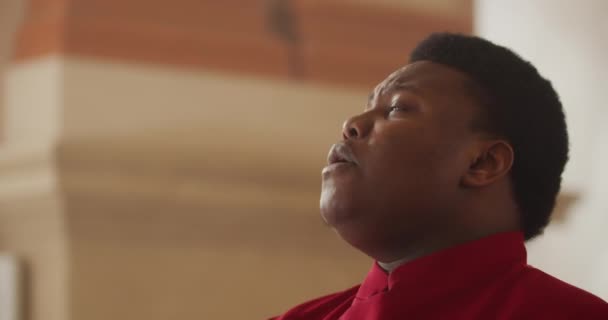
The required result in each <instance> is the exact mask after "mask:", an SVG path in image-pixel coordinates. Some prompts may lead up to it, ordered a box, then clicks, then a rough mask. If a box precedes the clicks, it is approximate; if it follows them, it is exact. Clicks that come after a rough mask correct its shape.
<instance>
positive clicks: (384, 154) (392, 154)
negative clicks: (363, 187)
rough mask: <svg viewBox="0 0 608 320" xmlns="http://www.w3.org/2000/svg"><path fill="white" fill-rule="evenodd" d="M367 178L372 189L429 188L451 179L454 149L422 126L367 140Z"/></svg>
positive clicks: (401, 189) (406, 190) (412, 190)
mask: <svg viewBox="0 0 608 320" xmlns="http://www.w3.org/2000/svg"><path fill="white" fill-rule="evenodd" d="M369 151H370V153H369V156H370V158H371V159H370V165H369V168H368V169H369V170H368V171H367V172H366V174H367V177H368V178H369V179H370V180H372V181H375V183H374V186H373V188H381V189H383V190H386V189H389V188H390V189H394V191H395V192H396V193H402V192H416V191H423V190H425V191H432V190H428V189H429V188H437V187H438V186H441V185H442V184H445V183H448V181H450V180H451V176H452V173H451V170H452V169H451V165H453V163H452V160H451V159H452V157H453V152H452V150H451V148H449V145H446V143H445V139H440V138H439V136H438V134H436V133H434V132H432V131H429V130H424V129H418V130H410V131H408V132H399V133H395V134H391V135H384V136H377V137H376V138H375V139H373V140H372V139H370V149H369Z"/></svg>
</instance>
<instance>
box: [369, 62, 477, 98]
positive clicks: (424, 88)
mask: <svg viewBox="0 0 608 320" xmlns="http://www.w3.org/2000/svg"><path fill="white" fill-rule="evenodd" d="M470 81H471V80H470V79H469V78H468V76H467V75H465V74H464V73H462V72H460V71H458V70H456V69H453V68H450V67H447V66H444V65H441V64H438V63H433V62H430V61H417V62H414V63H411V64H408V65H406V66H404V67H402V68H400V69H398V70H396V71H395V72H393V73H391V74H390V75H389V76H388V77H386V79H384V80H383V81H382V82H380V83H379V84H378V85H377V86H376V87H375V89H374V92H373V95H374V96H380V95H383V94H387V93H390V91H393V90H398V89H410V90H414V91H421V92H431V93H442V94H444V95H446V94H455V95H463V94H465V90H467V84H468V83H469V82H470ZM438 90H440V91H438Z"/></svg>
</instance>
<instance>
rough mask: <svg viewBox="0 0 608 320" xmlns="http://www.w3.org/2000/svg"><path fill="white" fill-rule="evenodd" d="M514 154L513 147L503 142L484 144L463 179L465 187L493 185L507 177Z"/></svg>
mask: <svg viewBox="0 0 608 320" xmlns="http://www.w3.org/2000/svg"><path fill="white" fill-rule="evenodd" d="M513 159H514V153H513V148H512V147H511V145H510V144H509V143H508V142H506V141H503V140H494V141H488V142H487V143H484V144H483V145H482V146H481V148H480V149H478V153H477V155H476V156H475V157H472V159H471V160H472V161H471V165H470V167H469V168H468V170H467V171H466V172H465V174H464V176H463V177H462V180H461V184H462V186H464V187H469V188H479V187H483V186H487V185H489V184H492V183H493V182H495V181H497V180H499V179H501V178H502V177H504V176H506V175H507V173H508V172H509V171H510V170H511V167H512V166H513Z"/></svg>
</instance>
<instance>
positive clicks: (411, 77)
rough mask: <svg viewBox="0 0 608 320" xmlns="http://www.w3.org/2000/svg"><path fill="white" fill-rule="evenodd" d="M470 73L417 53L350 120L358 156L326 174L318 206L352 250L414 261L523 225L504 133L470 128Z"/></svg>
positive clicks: (349, 139) (473, 104) (349, 137)
mask: <svg viewBox="0 0 608 320" xmlns="http://www.w3.org/2000/svg"><path fill="white" fill-rule="evenodd" d="M471 84H472V80H471V79H470V78H469V77H468V76H467V75H465V74H464V73H462V72H460V71H458V70H456V69H452V68H450V67H447V66H443V65H440V64H436V63H432V62H427V61H420V62H415V63H413V64H410V65H407V66H405V67H403V68H401V69H399V70H397V71H395V72H394V73H393V74H391V75H390V76H389V77H388V78H386V80H384V81H383V82H381V83H380V84H379V85H378V86H377V87H376V88H375V90H374V92H373V94H372V95H371V96H370V100H369V102H368V105H367V107H366V108H365V110H364V111H363V112H362V113H360V114H358V115H355V116H353V117H351V118H350V119H348V120H347V121H346V122H345V123H344V128H343V137H342V141H341V143H344V144H345V145H346V146H347V147H350V149H351V150H352V153H353V155H354V156H355V158H356V162H357V164H346V165H338V166H332V165H330V166H328V167H326V168H325V169H324V170H323V174H322V178H323V179H322V192H321V214H322V216H323V218H324V220H325V221H326V222H327V224H328V225H330V226H331V227H333V228H334V229H335V230H336V231H337V233H338V234H340V236H341V237H342V238H343V239H344V240H346V241H347V242H348V243H350V244H351V245H352V246H354V247H355V248H357V249H359V250H361V251H363V252H364V253H366V254H367V255H369V256H371V257H372V258H374V259H376V260H378V261H380V262H385V263H389V262H392V261H397V260H403V261H408V260H412V259H416V258H418V257H420V256H424V255H427V254H430V253H432V252H435V251H438V250H441V249H444V248H447V247H451V246H454V245H457V244H460V243H464V242H467V241H472V240H475V239H479V238H481V237H484V236H488V235H491V234H494V233H499V232H506V231H514V230H519V229H520V227H519V219H518V216H519V213H518V209H517V206H516V204H515V201H514V198H513V195H512V192H511V181H510V178H509V171H510V169H511V166H512V164H513V150H512V148H511V146H510V145H509V143H508V142H507V141H504V140H502V139H500V138H498V137H494V136H491V135H489V134H487V133H484V132H482V131H480V130H475V129H474V128H473V127H474V126H473V123H474V121H476V120H477V119H479V117H480V114H481V113H480V109H481V108H482V107H481V106H480V103H479V100H478V99H476V97H475V95H473V94H472V93H471V92H472V91H471V90H472V89H471Z"/></svg>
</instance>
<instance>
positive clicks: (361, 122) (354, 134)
mask: <svg viewBox="0 0 608 320" xmlns="http://www.w3.org/2000/svg"><path fill="white" fill-rule="evenodd" d="M367 118H368V117H366V114H365V113H363V114H359V115H356V116H353V117H350V118H348V119H347V120H346V121H344V124H343V125H342V138H343V139H344V140H353V139H363V138H365V137H366V136H367V135H369V133H370V131H371V129H372V126H373V124H372V122H371V121H370V119H367Z"/></svg>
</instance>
